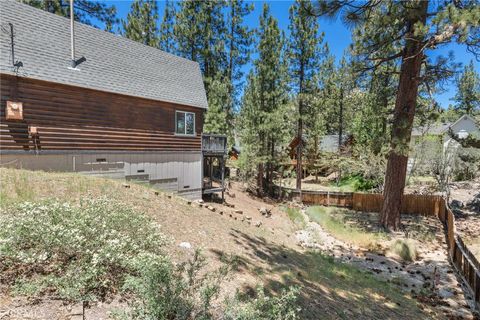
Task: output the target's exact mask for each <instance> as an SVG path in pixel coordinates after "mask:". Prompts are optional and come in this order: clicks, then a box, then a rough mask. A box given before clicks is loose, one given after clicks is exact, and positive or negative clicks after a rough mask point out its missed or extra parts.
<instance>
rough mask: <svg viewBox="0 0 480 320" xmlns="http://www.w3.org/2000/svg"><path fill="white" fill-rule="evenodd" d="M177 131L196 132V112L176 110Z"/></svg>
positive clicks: (177, 132)
mask: <svg viewBox="0 0 480 320" xmlns="http://www.w3.org/2000/svg"><path fill="white" fill-rule="evenodd" d="M175 133H176V134H188V135H194V134H195V113H193V112H184V111H176V112H175Z"/></svg>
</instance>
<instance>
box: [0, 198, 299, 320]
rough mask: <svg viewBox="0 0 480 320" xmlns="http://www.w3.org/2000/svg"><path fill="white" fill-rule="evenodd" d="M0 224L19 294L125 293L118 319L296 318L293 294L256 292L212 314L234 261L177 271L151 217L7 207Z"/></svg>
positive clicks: (0, 257) (60, 207) (86, 297)
mask: <svg viewBox="0 0 480 320" xmlns="http://www.w3.org/2000/svg"><path fill="white" fill-rule="evenodd" d="M0 225H1V226H2V228H0V271H1V273H0V281H1V282H3V283H6V284H7V285H11V287H12V288H13V293H16V294H20V295H27V296H31V297H39V296H42V295H45V294H50V295H53V296H55V297H59V298H61V299H64V300H69V301H78V302H88V301H95V300H102V299H103V298H105V297H107V296H109V295H113V294H118V293H122V294H124V295H125V296H126V297H128V300H129V301H130V308H128V311H118V312H117V313H116V315H117V317H118V318H121V319H185V320H187V319H204V320H205V319H213V318H216V317H217V316H218V315H219V314H223V313H226V312H228V315H229V317H230V318H229V319H271V320H274V319H278V317H277V316H281V318H284V319H295V317H296V313H297V309H291V308H290V307H291V305H292V304H293V301H294V300H295V299H296V291H295V292H293V291H292V292H290V291H289V292H284V293H281V294H280V295H279V296H278V297H266V296H265V295H262V293H261V292H259V293H258V297H257V298H255V299H251V298H249V299H246V300H241V299H236V298H235V299H230V300H228V301H226V302H223V301H220V302H219V303H217V305H216V307H215V308H214V307H213V303H214V301H215V299H217V298H218V294H219V292H220V288H221V285H222V283H223V282H224V281H223V280H224V278H225V277H226V275H227V274H228V271H229V269H230V267H231V266H232V265H233V264H234V261H233V260H232V259H227V261H225V262H226V263H225V264H224V265H223V266H222V267H220V268H219V269H217V270H215V271H213V272H212V271H209V272H206V270H205V269H204V267H205V263H206V262H205V258H204V257H203V256H202V255H201V253H200V252H198V251H197V252H195V254H194V255H193V257H192V258H191V259H190V260H189V261H187V262H185V263H180V264H176V263H174V262H173V261H172V260H171V259H170V258H169V257H168V256H167V255H166V254H165V253H164V252H163V248H164V246H165V245H166V244H167V243H168V241H169V239H168V237H167V236H165V235H163V234H162V233H161V232H160V231H159V230H158V226H157V225H156V224H155V223H154V221H153V220H152V219H151V218H149V217H148V216H146V215H144V214H141V213H138V212H136V211H135V210H133V209H131V208H129V207H128V206H125V205H122V204H118V203H117V202H115V201H112V200H108V199H107V198H100V199H94V200H91V199H82V200H80V202H79V203H78V204H71V203H68V202H61V201H57V200H49V201H41V202H23V203H20V204H15V205H11V206H8V207H4V208H3V210H2V212H1V214H0ZM287 302H288V303H287ZM251 314H252V315H255V318H252V317H248V315H251ZM283 315H286V316H287V315H288V317H283ZM257 316H258V317H257ZM217 318H218V317H217Z"/></svg>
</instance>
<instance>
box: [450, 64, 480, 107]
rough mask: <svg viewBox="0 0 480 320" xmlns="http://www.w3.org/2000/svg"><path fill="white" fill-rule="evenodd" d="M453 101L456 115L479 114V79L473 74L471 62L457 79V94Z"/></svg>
mask: <svg viewBox="0 0 480 320" xmlns="http://www.w3.org/2000/svg"><path fill="white" fill-rule="evenodd" d="M453 100H454V101H455V102H456V105H455V111H457V113H460V114H468V115H471V116H473V115H475V114H477V113H479V112H480V77H479V76H478V73H476V72H475V66H474V65H473V61H470V64H469V65H468V66H465V68H464V69H463V73H462V75H461V76H460V77H459V78H458V79H457V93H456V95H455V97H454V98H453Z"/></svg>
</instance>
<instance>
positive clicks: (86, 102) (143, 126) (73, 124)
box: [0, 71, 204, 151]
mask: <svg viewBox="0 0 480 320" xmlns="http://www.w3.org/2000/svg"><path fill="white" fill-rule="evenodd" d="M79 72H81V71H79ZM7 100H13V101H20V102H23V114H24V120H23V121H6V119H5V107H6V101H7ZM175 110H182V111H189V112H194V113H195V130H196V135H195V136H193V137H190V136H178V135H175V133H174V132H175ZM203 112H204V110H203V109H200V108H195V107H190V106H184V105H176V104H173V103H167V102H159V101H154V100H149V99H142V98H136V97H131V96H124V95H118V94H113V93H107V92H102V91H97V90H91V89H85V88H79V87H73V86H68V85H62V84H56V83H51V82H46V81H39V80H34V79H28V78H20V77H19V78H16V77H13V76H10V75H5V74H2V75H1V110H0V146H1V149H2V150H35V148H37V149H40V150H126V151H149V150H152V151H172V150H201V136H200V134H201V132H202V118H203ZM28 126H36V127H37V128H38V139H32V138H31V137H29V134H28Z"/></svg>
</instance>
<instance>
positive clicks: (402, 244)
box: [390, 239, 418, 262]
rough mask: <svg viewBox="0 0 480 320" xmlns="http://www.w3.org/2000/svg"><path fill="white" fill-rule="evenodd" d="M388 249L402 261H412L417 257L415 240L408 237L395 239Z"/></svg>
mask: <svg viewBox="0 0 480 320" xmlns="http://www.w3.org/2000/svg"><path fill="white" fill-rule="evenodd" d="M390 251H391V252H392V253H394V254H395V255H397V256H399V257H400V258H401V259H402V260H403V261H407V262H412V261H415V260H416V259H417V256H418V253H417V246H416V245H415V242H414V241H413V240H410V239H406V240H400V239H398V240H395V242H394V243H393V244H392V246H391V248H390Z"/></svg>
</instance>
